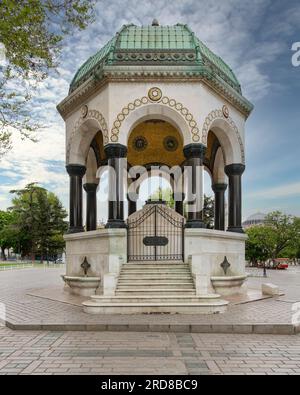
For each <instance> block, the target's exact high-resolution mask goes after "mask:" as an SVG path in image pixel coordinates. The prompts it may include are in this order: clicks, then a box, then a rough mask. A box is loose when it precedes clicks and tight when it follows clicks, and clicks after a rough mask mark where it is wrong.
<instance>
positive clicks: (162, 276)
mask: <svg viewBox="0 0 300 395" xmlns="http://www.w3.org/2000/svg"><path fill="white" fill-rule="evenodd" d="M227 304H228V302H226V301H224V300H221V299H220V296H219V295H217V294H209V295H197V294H196V289H195V285H194V281H193V277H192V275H191V272H190V268H189V265H188V264H185V263H182V262H134V263H125V264H124V265H123V266H122V269H121V272H120V275H119V278H118V283H117V288H116V292H115V295H114V296H103V295H92V296H91V298H90V300H88V301H86V302H83V308H84V311H85V312H86V313H90V314H105V313H107V314H114V313H116V314H138V313H149V314H150V313H181V314H213V313H220V312H224V311H225V310H226V307H227Z"/></svg>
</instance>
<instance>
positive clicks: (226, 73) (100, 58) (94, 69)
mask: <svg viewBox="0 0 300 395" xmlns="http://www.w3.org/2000/svg"><path fill="white" fill-rule="evenodd" d="M144 66H145V67H144ZM129 70H133V71H135V73H137V74H138V73H141V72H146V71H147V72H148V73H152V74H150V75H154V76H155V75H157V74H156V73H157V72H161V73H170V72H172V73H173V74H175V75H176V73H177V74H178V73H179V74H180V75H182V74H184V76H185V77H195V76H196V77H197V76H198V77H199V76H200V77H205V78H208V79H209V78H213V77H215V78H217V79H218V80H219V81H220V80H221V82H223V83H224V82H225V83H226V85H229V86H230V87H231V88H232V89H233V90H234V91H235V92H237V93H238V94H241V86H240V84H239V81H238V80H237V78H236V76H235V75H234V73H233V71H232V70H231V69H230V67H229V66H228V65H227V64H226V63H225V62H224V61H223V60H222V59H221V58H220V57H219V56H217V55H215V54H214V53H213V52H211V51H210V49H209V48H207V47H206V46H205V45H204V44H203V42H202V41H200V40H199V39H198V38H197V37H196V36H195V35H194V33H193V32H192V31H191V30H190V29H189V28H188V26H187V25H182V24H177V25H175V26H159V25H158V22H157V21H153V24H152V25H151V26H141V27H140V26H135V25H125V26H123V27H122V28H121V30H120V31H119V32H118V33H117V34H116V35H115V36H114V37H113V38H112V39H111V40H110V41H109V42H108V43H107V44H106V45H105V46H104V47H103V48H102V49H100V51H98V52H97V53H96V54H95V55H93V56H91V57H90V58H89V59H88V60H87V61H86V62H85V63H84V64H83V65H82V66H81V67H80V69H79V70H78V71H77V73H76V75H75V77H74V78H73V81H72V82H71V86H70V93H71V92H73V91H74V90H75V89H76V88H78V87H79V86H80V85H81V84H83V83H84V82H85V81H87V80H88V79H89V78H91V77H93V78H95V79H96V80H99V79H101V78H103V77H105V75H106V74H107V73H108V74H109V73H111V72H112V71H114V72H115V73H117V75H118V76H120V75H122V73H123V72H124V71H126V72H128V71H129ZM179 74H178V75H179Z"/></svg>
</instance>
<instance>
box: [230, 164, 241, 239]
mask: <svg viewBox="0 0 300 395" xmlns="http://www.w3.org/2000/svg"><path fill="white" fill-rule="evenodd" d="M244 171H245V165H243V164H240V163H234V164H232V165H228V166H226V167H225V173H226V174H227V176H228V180H229V191H228V231H229V232H236V233H244V231H243V228H242V174H243V173H244Z"/></svg>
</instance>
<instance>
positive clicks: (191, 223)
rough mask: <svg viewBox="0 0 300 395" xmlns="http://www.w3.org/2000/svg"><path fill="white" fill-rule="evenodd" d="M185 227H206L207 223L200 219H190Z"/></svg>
mask: <svg viewBox="0 0 300 395" xmlns="http://www.w3.org/2000/svg"><path fill="white" fill-rule="evenodd" d="M185 227H186V228H188V229H196V228H198V229H199V228H201V229H205V228H207V226H206V224H205V223H204V222H203V221H201V220H199V219H188V220H187V222H186V224H185Z"/></svg>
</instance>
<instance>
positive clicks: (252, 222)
mask: <svg viewBox="0 0 300 395" xmlns="http://www.w3.org/2000/svg"><path fill="white" fill-rule="evenodd" d="M266 216H267V214H264V213H255V214H253V215H250V217H248V218H247V219H246V221H244V222H243V228H244V229H248V228H251V227H252V226H257V225H263V224H264V223H265V219H266Z"/></svg>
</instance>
